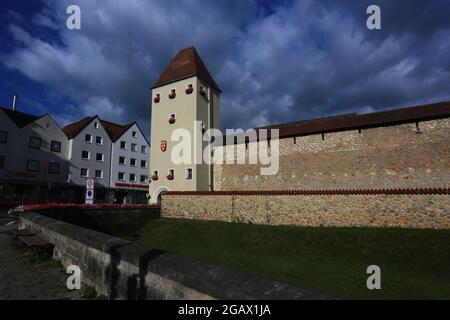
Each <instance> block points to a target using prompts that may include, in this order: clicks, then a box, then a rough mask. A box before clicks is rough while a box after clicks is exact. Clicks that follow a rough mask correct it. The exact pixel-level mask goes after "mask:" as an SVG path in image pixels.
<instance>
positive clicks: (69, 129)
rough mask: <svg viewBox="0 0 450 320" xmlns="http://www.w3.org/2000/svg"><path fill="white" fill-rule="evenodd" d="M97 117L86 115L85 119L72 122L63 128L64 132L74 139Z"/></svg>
mask: <svg viewBox="0 0 450 320" xmlns="http://www.w3.org/2000/svg"><path fill="white" fill-rule="evenodd" d="M94 118H96V117H86V118H84V119H81V120H80V121H77V122H74V123H71V124H69V125H67V126H65V127H64V128H63V131H64V133H65V134H66V136H67V138H69V139H73V138H75V137H76V136H77V135H78V134H79V133H80V132H81V130H83V129H84V128H85V127H87V125H88V124H89V123H91V121H92V120H94Z"/></svg>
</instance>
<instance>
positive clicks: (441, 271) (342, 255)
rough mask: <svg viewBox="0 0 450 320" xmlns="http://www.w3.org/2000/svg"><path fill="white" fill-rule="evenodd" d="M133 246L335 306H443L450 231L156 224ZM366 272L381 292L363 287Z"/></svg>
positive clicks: (449, 279)
mask: <svg viewBox="0 0 450 320" xmlns="http://www.w3.org/2000/svg"><path fill="white" fill-rule="evenodd" d="M138 242H140V243H142V244H144V245H147V246H150V247H153V248H159V249H163V250H166V251H169V252H172V253H174V254H178V255H184V256H189V257H193V258H195V259H197V260H202V261H207V262H210V263H213V264H216V265H221V266H224V267H227V268H231V269H237V270H241V271H245V272H247V273H251V274H254V275H258V276H261V277H266V278H271V279H274V280H279V281H283V282H286V283H291V284H295V285H299V286H301V287H303V288H308V289H312V290H315V291H319V292H323V293H326V294H329V295H333V296H335V297H338V298H356V299H361V298H362V299H380V298H387V299H450V230H411V229H373V228H310V227H295V226H263V225H251V224H238V223H226V222H206V221H190V220H177V219H155V220H151V221H149V222H148V223H147V224H146V225H145V227H144V228H143V230H142V232H141V234H140V239H139V240H138ZM373 264H375V265H378V266H380V268H381V287H382V290H372V291H370V290H368V289H367V287H366V280H367V277H368V276H369V275H368V274H366V269H367V267H368V266H369V265H373Z"/></svg>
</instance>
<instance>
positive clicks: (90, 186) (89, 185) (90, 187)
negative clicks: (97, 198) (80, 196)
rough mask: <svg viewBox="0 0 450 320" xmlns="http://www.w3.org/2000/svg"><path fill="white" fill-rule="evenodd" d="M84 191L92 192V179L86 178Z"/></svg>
mask: <svg viewBox="0 0 450 320" xmlns="http://www.w3.org/2000/svg"><path fill="white" fill-rule="evenodd" d="M86 189H87V190H94V178H88V179H87V180H86Z"/></svg>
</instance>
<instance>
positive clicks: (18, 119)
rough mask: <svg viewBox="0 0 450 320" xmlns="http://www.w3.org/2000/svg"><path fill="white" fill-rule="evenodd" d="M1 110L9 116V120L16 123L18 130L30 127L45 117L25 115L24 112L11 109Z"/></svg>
mask: <svg viewBox="0 0 450 320" xmlns="http://www.w3.org/2000/svg"><path fill="white" fill-rule="evenodd" d="M0 109H2V110H3V112H4V113H5V114H6V115H7V116H8V118H9V119H11V121H12V122H14V123H15V125H16V126H17V127H18V128H23V127H25V126H27V125H29V124H30V123H32V122H34V121H36V120H37V119H39V118H42V117H43V116H35V115H32V114H28V113H24V112H19V111H14V110H11V109H6V108H0Z"/></svg>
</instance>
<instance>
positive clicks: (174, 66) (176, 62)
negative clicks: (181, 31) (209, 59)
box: [153, 47, 220, 91]
mask: <svg viewBox="0 0 450 320" xmlns="http://www.w3.org/2000/svg"><path fill="white" fill-rule="evenodd" d="M194 76H198V77H199V78H202V79H203V80H205V81H206V82H207V83H208V84H209V85H210V86H211V87H213V88H215V89H217V90H218V91H220V88H219V86H218V85H217V83H216V82H215V81H214V79H213V77H212V76H211V74H210V73H209V71H208V68H206V66H205V64H204V63H203V61H202V58H200V55H199V54H198V52H197V50H195V48H194V47H189V48H185V49H182V50H180V51H179V52H178V53H177V55H176V56H175V58H173V60H172V61H171V62H170V63H169V65H168V66H167V68H166V70H164V72H163V73H162V74H161V76H160V77H159V79H158V81H156V83H155V84H154V86H153V89H154V88H158V87H161V86H164V85H166V84H169V83H172V82H175V81H178V80H182V79H186V78H190V77H194Z"/></svg>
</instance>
